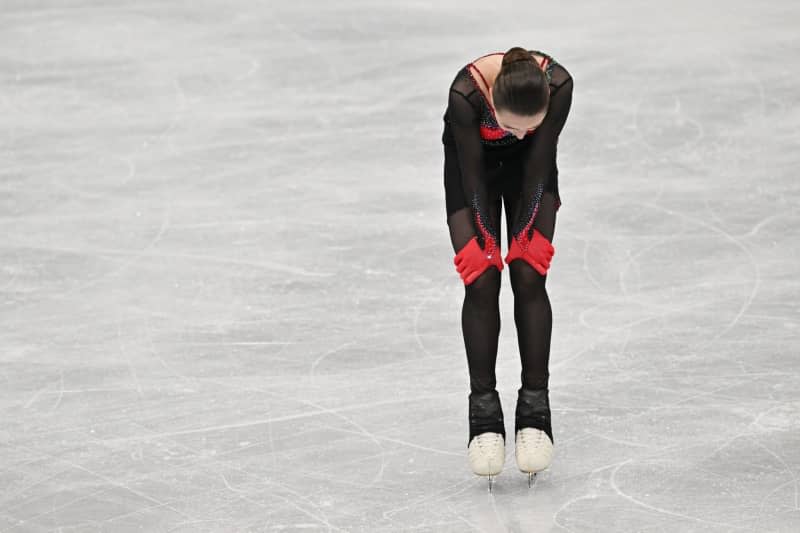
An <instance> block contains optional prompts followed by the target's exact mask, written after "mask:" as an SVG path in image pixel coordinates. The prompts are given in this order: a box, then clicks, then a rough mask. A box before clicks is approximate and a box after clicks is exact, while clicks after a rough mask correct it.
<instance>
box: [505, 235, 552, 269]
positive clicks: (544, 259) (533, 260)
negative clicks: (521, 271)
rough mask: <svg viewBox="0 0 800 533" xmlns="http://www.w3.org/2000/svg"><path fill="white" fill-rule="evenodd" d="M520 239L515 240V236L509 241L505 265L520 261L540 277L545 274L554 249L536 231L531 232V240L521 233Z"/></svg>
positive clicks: (545, 238)
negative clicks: (530, 267)
mask: <svg viewBox="0 0 800 533" xmlns="http://www.w3.org/2000/svg"><path fill="white" fill-rule="evenodd" d="M520 237H521V241H520V240H517V237H516V236H515V237H514V238H513V239H512V240H511V247H510V248H509V250H508V255H506V263H507V264H511V261H513V260H514V259H522V260H524V261H525V262H526V263H528V264H529V265H530V266H532V267H533V268H534V269H535V270H536V272H538V273H539V274H541V275H542V276H544V275H545V274H547V270H548V269H549V268H550V261H551V260H552V258H553V254H554V253H555V251H556V249H555V248H554V247H553V245H552V244H550V241H548V240H547V237H545V236H544V235H542V234H541V233H539V230H537V229H534V230H533V239H531V240H530V241H528V239H527V238H526V237H525V233H522V234H521V235H520Z"/></svg>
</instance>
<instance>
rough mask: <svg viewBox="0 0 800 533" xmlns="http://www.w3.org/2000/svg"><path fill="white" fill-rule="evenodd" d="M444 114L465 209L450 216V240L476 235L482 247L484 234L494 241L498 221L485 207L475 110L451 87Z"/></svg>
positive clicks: (483, 246) (484, 185)
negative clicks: (451, 221) (453, 145)
mask: <svg viewBox="0 0 800 533" xmlns="http://www.w3.org/2000/svg"><path fill="white" fill-rule="evenodd" d="M447 116H448V123H449V125H450V129H451V131H452V133H453V138H454V140H455V144H456V151H457V153H458V166H459V169H460V171H461V183H462V188H463V191H464V208H465V209H464V210H461V211H460V212H459V213H458V215H459V216H455V217H453V220H454V221H457V223H458V224H459V226H460V227H457V228H453V227H452V224H451V233H454V234H456V235H458V237H457V238H454V242H455V241H459V242H460V241H463V242H466V241H468V240H469V239H471V238H472V237H473V236H477V237H478V243H479V244H480V246H481V248H485V247H486V241H487V237H490V238H491V239H493V241H494V243H497V240H498V239H497V231H496V229H495V228H496V227H497V226H496V224H498V223H499V221H495V220H492V219H491V218H490V210H489V209H488V207H489V205H488V189H487V187H486V183H485V182H484V179H483V167H484V156H483V146H482V145H481V138H480V124H479V117H478V111H477V110H476V109H475V108H474V107H473V106H472V104H471V103H470V102H469V100H468V99H467V97H466V96H465V95H464V94H462V93H461V92H460V91H458V90H457V89H454V88H451V89H450V97H449V100H448V111H447ZM467 214H468V215H469V217H467V216H466V215H467ZM456 247H459V246H458V245H456Z"/></svg>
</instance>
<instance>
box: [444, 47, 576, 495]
mask: <svg viewBox="0 0 800 533" xmlns="http://www.w3.org/2000/svg"><path fill="white" fill-rule="evenodd" d="M572 83H573V82H572V76H571V75H570V73H569V72H568V71H567V70H566V69H565V68H564V67H563V66H562V65H560V64H559V63H557V62H556V61H555V60H554V59H553V57H551V56H550V55H548V54H546V53H544V52H541V51H538V50H526V49H524V48H520V47H514V48H511V49H510V50H508V51H507V52H505V53H503V52H499V53H494V54H489V55H486V56H483V57H481V58H478V59H476V60H475V61H473V62H471V63H469V64H468V65H466V66H465V67H463V68H462V69H461V70H460V71H459V72H458V74H457V75H456V77H455V80H453V83H452V85H451V86H450V94H449V99H448V105H447V110H446V112H445V114H444V133H443V135H442V143H443V144H444V187H445V203H446V209H447V225H448V227H449V231H450V239H451V241H452V244H453V251H454V252H455V253H456V255H455V259H454V263H455V265H456V270H457V272H458V273H459V275H460V276H461V279H462V280H463V282H464V287H465V294H464V304H463V307H462V312H461V327H462V331H463V335H464V345H465V347H466V352H467V365H468V369H469V378H470V394H469V439H468V441H467V449H468V459H469V463H470V466H471V468H472V470H473V472H474V473H475V474H477V475H481V476H488V478H489V491H491V490H492V481H493V476H495V475H497V474H499V473H500V471H501V470H502V467H503V463H504V461H505V440H506V432H505V425H504V421H503V411H502V408H501V404H500V397H499V394H498V392H497V390H496V388H495V387H496V380H495V363H496V360H497V344H498V337H499V334H500V309H499V301H498V299H499V296H500V280H501V272H502V270H503V260H502V259H501V251H500V235H501V232H500V211H501V206H502V205H503V204H504V205H505V213H506V224H507V232H508V237H507V238H508V241H507V245H508V250H509V251H508V254H507V255H506V257H505V263H506V264H507V265H508V267H509V272H510V276H511V288H512V291H513V293H514V321H515V323H516V329H517V339H518V341H519V352H520V359H521V362H522V373H521V381H522V383H521V387H520V389H519V390H518V397H517V407H516V413H515V425H514V434H515V456H516V460H517V466H518V467H519V469H520V470H521V471H522V472H525V473H527V474H528V486H529V487H530V485H531V479H532V476H535V474H536V472H539V471H541V470H544V469H545V468H547V467H548V466H549V465H550V462H551V460H552V456H553V431H552V429H551V422H550V400H549V396H548V382H549V371H548V362H549V356H550V333H551V330H552V310H551V307H550V300H549V298H548V297H547V291H546V290H545V282H546V280H547V270H548V269H549V268H550V261H551V259H552V257H553V254H554V252H555V248H554V247H553V245H552V241H553V233H554V230H555V221H556V212H557V211H558V209H559V207H560V206H561V198H560V196H559V193H558V168H557V166H556V146H557V144H558V137H559V134H560V133H561V130H562V128H563V127H564V123H565V122H566V120H567V115H568V114H569V110H570V107H571V104H572ZM501 198H502V202H501Z"/></svg>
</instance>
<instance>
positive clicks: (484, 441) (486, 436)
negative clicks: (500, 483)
mask: <svg viewBox="0 0 800 533" xmlns="http://www.w3.org/2000/svg"><path fill="white" fill-rule="evenodd" d="M468 455H469V466H470V467H472V471H473V472H475V473H476V474H477V475H479V476H489V492H492V482H493V481H494V476H496V475H497V474H499V473H500V471H501V470H503V463H505V460H506V443H505V439H504V438H503V435H501V434H500V433H491V432H487V433H481V434H480V435H476V436H475V438H473V439H472V441H471V442H470V443H469V452H468Z"/></svg>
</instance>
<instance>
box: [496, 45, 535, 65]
mask: <svg viewBox="0 0 800 533" xmlns="http://www.w3.org/2000/svg"><path fill="white" fill-rule="evenodd" d="M517 61H529V62H531V63H533V62H534V61H533V56H532V55H531V53H530V52H528V51H527V50H525V49H524V48H522V47H519V46H515V47H513V48H509V50H508V51H507V52H506V53H505V54H503V63H502V65H501V67H500V68H503V67H505V66H507V65H510V64H511V63H516V62H517Z"/></svg>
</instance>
